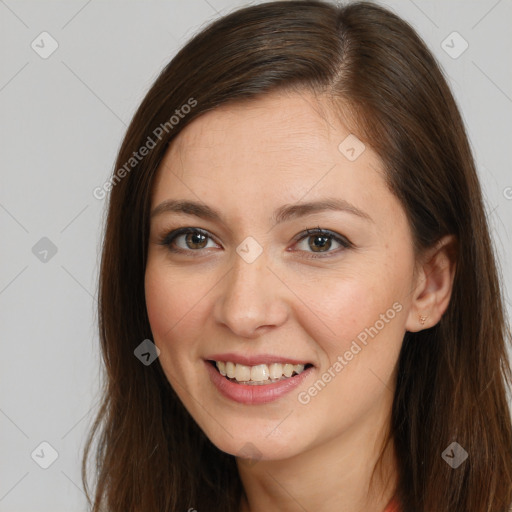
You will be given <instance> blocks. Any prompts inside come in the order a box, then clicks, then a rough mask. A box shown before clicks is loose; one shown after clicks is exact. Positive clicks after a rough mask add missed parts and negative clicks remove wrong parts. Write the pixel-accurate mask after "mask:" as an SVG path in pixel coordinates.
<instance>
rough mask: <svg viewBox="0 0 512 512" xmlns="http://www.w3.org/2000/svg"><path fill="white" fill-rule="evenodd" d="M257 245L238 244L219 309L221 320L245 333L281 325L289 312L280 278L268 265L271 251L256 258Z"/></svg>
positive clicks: (235, 330) (249, 334) (217, 309)
mask: <svg viewBox="0 0 512 512" xmlns="http://www.w3.org/2000/svg"><path fill="white" fill-rule="evenodd" d="M249 243H250V242H249ZM254 249H255V248H254V246H252V247H251V246H250V245H249V246H244V242H242V244H240V246H239V247H238V249H237V254H234V257H233V266H232V268H231V270H230V272H228V274H227V276H226V278H225V280H224V286H223V289H222V293H221V296H220V297H219V300H217V301H216V310H215V317H216V320H217V322H220V323H222V324H225V325H227V326H228V327H229V328H230V329H231V330H232V331H233V332H234V333H236V334H238V335H239V336H245V337H251V336H253V335H254V334H255V332H256V331H257V330H258V329H259V328H260V327H263V326H267V327H268V326H274V327H275V326H278V325H281V324H282V323H283V322H284V321H285V319H286V315H287V308H286V304H285V298H284V297H283V295H282V293H283V290H282V289H281V286H280V285H279V280H278V279H277V278H276V277H275V276H274V274H273V273H272V272H271V271H270V270H269V268H268V266H269V265H271V262H270V261H269V254H268V253H267V251H263V252H260V254H259V255H258V256H257V257H256V258H255V259H253V258H254V255H255V253H254ZM251 252H252V253H251Z"/></svg>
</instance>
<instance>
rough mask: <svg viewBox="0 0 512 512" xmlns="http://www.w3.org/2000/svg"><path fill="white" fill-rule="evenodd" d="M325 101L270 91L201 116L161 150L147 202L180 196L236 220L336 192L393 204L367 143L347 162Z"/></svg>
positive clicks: (365, 203) (343, 133)
mask: <svg viewBox="0 0 512 512" xmlns="http://www.w3.org/2000/svg"><path fill="white" fill-rule="evenodd" d="M328 105H329V104H328V103H327V102H323V101H322V100H321V99H318V98H317V97H316V96H315V95H313V94H312V93H306V92H304V93H300V94H298V93H277V94H276V93H273V94H270V95H267V96H264V97H259V98H257V99H251V100H245V101H240V102H237V103H232V104H226V105H223V106H221V107H219V108H216V109H214V110H212V111H209V112H207V113H205V114H202V115H201V116H200V117H198V118H197V119H195V120H194V121H193V122H192V123H191V124H190V125H188V126H187V127H186V128H185V129H184V130H183V131H182V132H181V133H180V134H179V135H178V136H177V137H176V139H175V140H174V141H173V143H172V144H171V147H170V148H169V150H168V152H167V154H166V155H165V157H164V159H163V161H162V163H161V166H160V169H159V172H158V174H157V177H156V178H155V183H154V189H153V193H154V194H153V206H154V205H155V204H159V203H160V202H161V201H164V200H167V199H169V198H172V199H178V198H179V199H182V198H186V199H190V200H196V201H197V200H200V201H204V202H206V203H208V204H215V205H216V206H222V208H223V209H224V210H226V211H228V213H232V214H233V215H235V216H237V217H239V216H240V215H242V210H245V211H251V212H252V213H254V212H255V211H256V210H257V209H259V208H264V209H265V213H266V214H267V216H268V210H269V209H272V210H273V209H274V208H275V207H277V206H281V205H282V204H284V203H294V202H297V201H300V200H301V199H302V198H304V199H305V200H315V199H320V198H322V197H326V196H330V197H333V196H338V197H340V198H343V199H345V200H347V201H350V202H351V203H353V204H355V205H356V206H358V207H359V206H360V207H361V209H364V208H365V207H366V208H367V210H371V209H372V203H373V202H374V201H375V198H376V197H377V196H378V197H379V198H380V202H381V203H385V202H386V200H391V201H393V197H390V196H391V194H390V193H389V191H387V187H386V185H385V181H384V176H383V169H382V166H381V162H380V159H379V158H378V157H377V155H376V154H375V153H374V152H373V151H372V150H371V148H369V147H365V148H364V150H363V151H362V153H361V154H360V155H359V156H358V157H357V158H356V159H355V160H352V159H349V158H347V156H346V154H344V153H343V151H340V144H342V148H343V142H344V141H346V140H347V137H349V136H350V137H354V135H351V133H350V131H349V130H348V128H347V127H346V126H345V125H344V124H343V123H342V122H341V120H340V119H339V117H337V116H336V114H335V113H334V111H333V110H332V108H329V106H328ZM348 140H352V139H348ZM355 140H356V141H357V139H355ZM356 149H357V148H356ZM386 193H387V195H386ZM384 206H386V205H385V204H384ZM395 206H396V205H395ZM230 210H231V212H230ZM374 213H375V214H376V215H378V214H380V213H382V212H377V211H375V212H374ZM370 215H371V213H370ZM372 216H373V215H372Z"/></svg>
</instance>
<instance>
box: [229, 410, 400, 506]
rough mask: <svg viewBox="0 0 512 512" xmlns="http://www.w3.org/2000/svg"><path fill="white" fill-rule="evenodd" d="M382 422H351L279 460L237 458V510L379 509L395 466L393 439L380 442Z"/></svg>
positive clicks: (394, 477)
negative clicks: (325, 439) (240, 492)
mask: <svg viewBox="0 0 512 512" xmlns="http://www.w3.org/2000/svg"><path fill="white" fill-rule="evenodd" d="M374 419H375V418H374ZM367 420H368V418H367ZM385 425H386V423H383V422H379V421H375V422H374V423H372V422H371V421H370V422H369V421H365V425H364V426H361V425H359V424H358V425H353V426H352V427H351V429H350V431H347V432H344V433H343V436H339V437H336V438H332V439H331V440H329V441H328V442H325V443H322V444H321V445H317V446H315V447H312V448H311V449H309V450H307V451H305V452H301V453H300V454H298V455H296V456H293V457H291V458H288V459H284V460H260V461H258V462H257V463H256V464H254V465H253V466H249V465H245V464H244V463H243V461H240V460H237V464H238V470H239V473H240V478H241V481H242V484H243V487H244V496H243V498H242V501H241V504H240V511H241V512H270V511H280V512H297V511H306V510H315V512H324V511H325V512H327V511H329V512H331V511H332V510H336V511H337V512H382V511H383V510H384V508H385V507H386V505H387V504H388V503H389V501H390V500H391V498H392V497H393V495H394V492H395V488H396V484H397V469H398V468H397V461H396V456H395V449H394V443H393V440H392V439H391V440H390V441H389V442H388V443H387V444H386V446H384V443H385V439H386V435H387V433H388V429H387V428H386V427H385ZM381 449H382V450H383V455H382V459H381V464H380V465H379V466H378V467H377V470H376V471H375V475H374V478H373V481H371V479H372V472H373V469H374V467H375V465H376V463H377V461H378V459H379V455H380V451H381Z"/></svg>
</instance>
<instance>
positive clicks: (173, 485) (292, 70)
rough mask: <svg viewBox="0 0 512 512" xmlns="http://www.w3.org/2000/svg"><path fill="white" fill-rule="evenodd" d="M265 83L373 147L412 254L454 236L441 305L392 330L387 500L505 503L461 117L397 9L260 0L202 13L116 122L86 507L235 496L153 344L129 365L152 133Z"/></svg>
mask: <svg viewBox="0 0 512 512" xmlns="http://www.w3.org/2000/svg"><path fill="white" fill-rule="evenodd" d="M278 89H294V90H297V91H300V90H310V91H314V92H320V93H324V94H326V95H328V96H329V97H330V98H332V100H333V102H332V106H333V108H336V106H337V107H339V108H340V114H342V115H345V116H346V117H347V119H348V121H351V122H352V125H351V126H350V129H351V131H352V132H353V133H355V134H357V136H358V137H359V138H360V139H361V140H362V141H363V142H364V143H365V144H367V145H369V146H371V147H372V148H373V149H374V150H375V151H376V152H377V154H378V155H379V157H380V158H381V159H382V161H383V163H384V165H385V168H386V179H387V182H388V185H389V187H390V189H391V190H392V191H393V193H394V194H395V195H396V196H397V197H398V198H399V200H400V201H401V204H402V206H403V208H404V210H405V212H406V214H407V217H408V219H409V223H410V226H411V230H412V233H413V238H414V246H415V249H416V251H417V254H420V253H421V252H422V251H423V250H425V249H426V248H429V247H431V246H433V245H434V244H435V243H436V242H437V241H438V240H439V239H440V238H441V237H442V236H444V235H447V234H453V235H455V237H456V239H457V245H458V251H457V255H456V273H455V277H454V284H453V291H452V298H451V301H450V304H449V307H448V309H447V311H446V312H445V314H444V316H443V317H442V319H441V321H440V322H439V323H438V324H437V325H435V326H434V327H431V328H429V329H425V330H423V331H420V332H417V333H411V332H407V333H406V335H405V337H404V340H403V345H402V349H401V353H400V357H399V361H398V373H397V384H396V392H395V396H394V403H393V410H392V425H391V429H392V435H393V438H394V442H395V446H396V451H397V457H398V462H399V483H398V488H397V497H398V498H399V501H400V502H401V505H402V507H403V510H404V512H454V511H455V512H484V511H485V512H505V511H508V510H509V509H510V507H511V505H512V424H511V417H510V410H509V405H508V402H507V390H508V389H510V384H511V383H512V376H511V370H510V363H509V361H508V359H507V350H506V347H507V343H508V342H509V341H510V331H509V330H508V329H507V326H506V322H505V314H504V308H503V298H502V295H501V293H502V292H501V290H500V284H499V279H498V278H499V276H498V270H497V267H496V263H495V255H494V250H493V246H492V243H491V239H490V236H489V228H488V221H487V218H486V211H485V208H484V205H483V201H482V194H481V189H480V184H479V181H478V178H477V173H476V170H475V165H474V160H473V156H472V154H471V150H470V147H469V144H468V140H467V136H466V133H465V128H464V125H463V122H462V119H461V116H460V114H459V111H458V108H457V106H456V103H455V101H454V98H453V96H452V94H451V92H450V89H449V87H448V85H447V83H446V80H445V78H444V77H443V74H442V71H441V70H440V68H439V66H438V64H437V63H436V61H435V59H434V58H433V56H432V54H431V53H430V52H429V51H428V49H427V48H426V46H425V44H424V43H423V42H422V40H421V39H420V38H419V36H418V35H417V34H416V33H415V31H414V30H413V29H412V28H411V27H410V26H409V25H408V24H407V23H406V22H404V21H403V20H401V19H400V18H399V17H398V16H396V15H395V14H393V13H392V12H390V11H389V10H387V9H384V8H382V7H379V6H377V5H375V4H372V3H367V2H357V3H351V4H348V5H344V6H335V5H333V4H329V3H325V2H321V1H286V2H284V1H282V2H269V3H265V4H260V5H255V6H251V7H246V8H243V9H240V10H238V11H236V12H233V13H231V14H229V15H228V16H225V17H223V18H221V19H219V20H216V21H215V22H213V23H212V24H210V25H209V26H208V27H207V28H205V29H204V30H202V31H201V32H200V33H199V34H198V35H196V36H195V37H194V38H193V39H192V40H191V41H190V42H189V43H188V44H187V45H186V46H185V47H183V49H181V50H180V51H179V52H178V54H177V55H176V56H175V57H174V58H173V59H172V61H171V62H170V63H169V64H168V65H167V66H166V67H165V68H164V69H163V71H162V72H161V74H160V75H159V77H158V78H157V80H156V81H155V83H154V85H153V86H152V87H151V89H150V90H149V92H148V93H147V95H146V97H145V98H144V100H143V102H142V104H141V105H140V107H139V109H138V110H137V112H136V114H135V116H134V118H133V120H132V122H131V124H130V126H129V128H128V130H127V133H126V136H125V138H124V141H123V144H122V146H121V148H120V151H119V154H118V158H117V162H116V166H115V171H114V174H113V176H112V181H111V183H110V184H109V186H108V188H109V189H111V192H110V197H109V205H108V217H107V221H106V226H105V236H104V243H103V248H102V251H103V252H102V261H101V270H100V280H99V309H98V312H99V329H100V341H101V349H102V355H103V361H104V366H105V373H104V374H105V380H104V386H103V395H102V403H101V408H100V410H99V413H98V415H97V417H96V420H95V422H94V425H93V426H92V428H91V431H90V433H89V437H88V439H87V444H86V447H85V450H84V459H83V466H82V479H83V482H84V486H85V488H86V492H87V494H88V496H89V500H90V503H91V504H92V510H93V511H94V512H99V511H100V510H108V512H135V511H139V512H140V511H149V510H151V511H152V512H164V511H183V510H188V509H189V508H195V509H197V510H199V511H201V510H207V511H210V512H212V511H213V512H215V511H233V512H234V511H237V510H238V506H239V502H240V496H241V493H242V492H243V491H242V486H241V483H240V479H239V476H238V472H237V467H236V462H235V458H234V457H233V456H232V455H229V454H226V453H223V452H221V451H219V450H218V449H217V448H216V447H215V446H214V445H213V444H212V443H211V442H210V441H209V440H208V439H207V438H206V436H205V435H204V434H203V432H202V431H201V430H200V429H199V428H198V426H197V425H196V423H195V422H194V420H193V419H192V418H191V417H190V415H189V414H188V412H187V411H186V410H185V408H184V407H183V405H182V404H181V402H180V400H179V399H178V398H177V395H176V394H175V392H174V391H173V389H172V387H171V386H170V384H169V382H168V381H167V379H166V377H165V375H164V373H163V371H162V368H161V366H160V364H159V362H158V360H156V361H155V362H154V363H153V364H151V365H148V366H145V365H143V364H141V362H140V361H139V360H138V359H137V358H136V357H134V349H135V348H136V347H137V346H138V345H139V344H140V343H141V342H142V341H143V340H145V339H152V334H151V328H150V324H149V321H148V317H147V312H146V308H145V299H144V272H145V265H146V255H147V245H148V233H149V208H150V199H151V191H152V183H153V178H154V176H155V173H156V171H157V169H158V167H159V164H160V162H161V161H162V158H163V156H164V154H165V152H166V150H167V149H168V147H169V144H170V143H171V142H172V140H173V139H174V137H176V135H178V134H179V133H180V132H181V130H183V128H185V126H187V125H188V124H189V123H190V122H191V121H193V120H194V119H195V118H197V117H198V116H200V115H201V114H203V113H205V112H207V111H209V110H212V109H214V108H216V107H217V106H219V105H222V104H226V103H228V102H232V101H238V100H249V101H250V99H251V98H256V97H258V96H261V95H264V94H267V93H269V92H271V91H274V90H278ZM184 105H189V107H190V108H184V107H183V106H184ZM176 110H178V112H179V115H178V113H176ZM348 112H350V113H351V115H350V116H349V115H348V114H347V113H348ZM173 115H174V119H171V116H173ZM150 140H151V144H150V142H149V141H150ZM144 146H146V147H150V150H149V151H146V152H144V153H145V155H144V156H141V155H142V153H143V152H142V151H140V149H141V148H142V147H144ZM134 152H135V153H137V152H138V155H139V156H138V157H137V158H135V157H134ZM139 153H140V154H139ZM128 162H130V163H129V166H127V163H128ZM121 169H124V172H121V171H120V170H121ZM95 440H96V441H97V445H96V447H95V450H94V454H95V462H96V464H95V466H94V470H95V476H96V479H95V480H96V481H95V491H94V495H93V496H92V498H91V493H90V489H89V487H88V484H87V480H88V477H87V461H88V459H89V458H90V456H91V454H92V446H93V444H94V441H95ZM453 441H456V442H457V443H459V444H460V445H461V446H462V447H463V448H464V449H465V450H466V451H467V453H468V454H469V457H468V459H467V460H466V461H465V462H464V463H463V464H461V465H460V466H459V467H458V468H457V469H452V467H450V465H448V464H447V463H446V462H445V460H443V457H442V456H441V454H442V453H443V451H444V450H445V449H446V448H447V447H448V446H449V445H450V444H451V443H452V442H453Z"/></svg>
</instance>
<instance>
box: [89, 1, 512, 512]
mask: <svg viewBox="0 0 512 512" xmlns="http://www.w3.org/2000/svg"><path fill="white" fill-rule="evenodd" d="M109 188H110V189H111V196H110V204H109V211H108V219H107V225H106V232H105V239H104V246H103V258H102V266H101V276H100V301H99V304H100V305H99V319H100V337H101V343H102V350H103V356H104V362H105V366H106V376H107V379H106V383H105V384H106V385H105V389H104V396H103V403H102V407H101V410H100V411H99V414H98V417H97V419H96V423H95V425H94V428H93V430H92V432H91V435H90V438H89V442H88V445H87V447H86V451H85V454H84V467H83V478H84V483H85V481H86V460H87V457H88V455H89V452H90V446H91V443H92V441H93V440H94V439H95V437H96V434H99V438H98V443H99V444H98V450H97V454H96V455H97V457H96V459H97V467H96V469H97V482H96V489H95V494H94V498H93V500H92V504H93V510H94V512H96V511H99V510H103V509H105V510H109V511H110V512H115V511H123V512H126V511H149V510H151V511H155V512H156V511H182V510H189V511H192V510H197V511H243V512H249V511H250V512H256V511H261V510H280V511H296V510H297V511H303V510H307V511H315V512H319V511H320V512H321V511H324V510H337V511H342V512H349V511H350V512H354V511H372V512H382V511H384V510H385V511H386V512H391V511H395V510H396V511H402V512H420V511H425V512H427V511H428V512H434V511H435V512H448V511H450V512H453V511H457V512H459V511H460V512H463V511H464V512H466V511H470V512H480V511H484V510H485V511H489V512H490V511H496V512H497V511H501V512H504V511H506V510H509V509H510V507H511V505H512V425H511V419H510V410H509V406H508V403H507V396H506V390H507V386H509V385H510V377H511V374H510V366H509V363H508V360H507V352H506V342H507V341H508V340H509V339H510V333H509V332H508V331H507V329H506V324H505V319H504V309H503V304H502V298H501V292H500V287H499V282H498V277H497V270H496V264H495V258H494V253H493V249H492V245H491V240H490V237H489V229H488V225H487V221H486V216H485V209H484V205H483V203H482V194H481V190H480V185H479V182H478V179H477V174H476V171H475V166H474V161H473V157H472V155H471V151H470V148H469V145H468V141H467V136H466V133H465V131H464V126H463V123H462V120H461V117H460V114H459V112H458V109H457V106H456V104H455V101H454V99H453V97H452V94H451V92H450V90H449V88H448V86H447V84H446V81H445V79H444V78H443V75H442V73H441V71H440V69H439V67H438V65H437V64H436V62H435V60H434V58H433V57H432V55H431V54H430V52H429V51H428V50H427V49H426V47H425V45H424V43H423V42H422V41H421V40H420V39H419V37H418V35H417V34H416V33H415V32H414V30H413V29H412V28H411V27H410V26H409V25H408V24H406V23H405V22H404V21H402V20H401V19H400V18H399V17H397V16H396V15H394V14H392V13H391V12H389V11H388V10H386V9H384V8H381V7H378V6H376V5H374V4H370V3H365V2H362V3H352V4H349V5H346V6H341V7H339V6H334V5H331V4H328V3H323V2H315V1H305V2H302V1H289V2H271V3H267V4H261V5H258V6H252V7H247V8H244V9H241V10H238V11H236V12H234V13H232V14H230V15H228V16H226V17H224V18H222V19H220V20H217V21H215V22H214V23H212V24H211V25H210V26H209V27H207V28H206V29H204V30H203V31H202V32H201V33H200V34H198V35H196V36H195V37H194V38H193V39H192V40H191V41H190V42H189V43H188V44H187V45H186V46H185V47H184V48H183V49H182V50H181V51H180V52H179V53H178V54H177V55H176V56H175V58H174V59H173V60H172V61H171V62H170V63H169V65H168V66H167V67H166V68H165V69H164V70H163V72H162V73H161V74H160V76H159V77H158V79H157V80H156V82H155V84H154V85H153V86H152V88H151V89H150V91H149V92H148V94H147V96H146V98H145V99H144V101H143V102H142V104H141V106H140V107H139V109H138V111H137V113H136V115H135V116H134V119H133V121H132V123H131V125H130V127H129V129H128V132H127V134H126V137H125V139H124V142H123V145H122V147H121V149H120V152H119V156H118V159H117V165H116V171H115V173H114V175H113V177H112V181H111V184H110V187H109ZM153 343H154V344H153ZM135 356H136V357H135ZM102 507H104V508H102Z"/></svg>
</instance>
